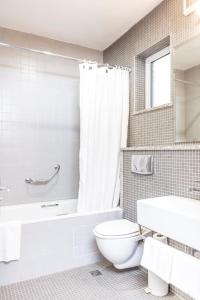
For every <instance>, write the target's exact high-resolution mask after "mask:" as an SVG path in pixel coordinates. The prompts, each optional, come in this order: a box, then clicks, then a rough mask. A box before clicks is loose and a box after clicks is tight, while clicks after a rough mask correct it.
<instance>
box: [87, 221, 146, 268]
mask: <svg viewBox="0 0 200 300" xmlns="http://www.w3.org/2000/svg"><path fill="white" fill-rule="evenodd" d="M93 233H94V235H95V237H96V242H97V246H98V248H99V251H100V252H101V254H102V255H103V256H104V257H105V258H106V259H107V260H109V261H110V262H111V263H113V265H114V266H115V268H117V269H126V268H132V267H137V266H139V265H140V261H141V258H142V253H143V242H142V240H143V239H144V238H143V236H141V235H140V231H139V225H138V224H135V223H132V222H130V221H128V220H125V219H121V220H113V221H108V222H104V223H101V224H99V225H97V226H96V227H95V228H94V231H93Z"/></svg>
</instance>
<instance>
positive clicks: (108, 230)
mask: <svg viewBox="0 0 200 300" xmlns="http://www.w3.org/2000/svg"><path fill="white" fill-rule="evenodd" d="M93 232H94V234H95V236H97V237H99V238H102V239H116V238H117V239H124V238H131V237H134V236H138V235H139V234H140V232H139V225H138V224H136V223H133V222H130V221H128V220H126V219H121V220H112V221H107V222H104V223H101V224H99V225H97V226H96V227H95V229H94V231H93Z"/></svg>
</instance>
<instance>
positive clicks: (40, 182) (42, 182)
mask: <svg viewBox="0 0 200 300" xmlns="http://www.w3.org/2000/svg"><path fill="white" fill-rule="evenodd" d="M54 169H55V173H54V174H53V175H52V176H51V177H50V178H49V179H38V180H35V179H32V178H26V179H25V182H26V183H28V184H32V185H45V184H48V183H49V182H50V181H51V180H52V179H53V178H54V177H55V176H56V175H57V174H58V172H59V171H60V165H55V167H54Z"/></svg>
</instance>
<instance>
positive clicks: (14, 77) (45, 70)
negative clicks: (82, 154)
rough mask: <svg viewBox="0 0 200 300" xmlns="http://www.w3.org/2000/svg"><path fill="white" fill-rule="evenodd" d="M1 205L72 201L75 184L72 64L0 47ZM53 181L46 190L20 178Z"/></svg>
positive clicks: (76, 143) (76, 76) (75, 73)
mask: <svg viewBox="0 0 200 300" xmlns="http://www.w3.org/2000/svg"><path fill="white" fill-rule="evenodd" d="M0 120H1V122H0V176H1V185H9V186H10V187H11V191H10V192H9V193H7V192H1V195H2V196H3V198H4V200H3V202H1V204H4V205H9V204H15V203H28V202H35V201H43V200H55V199H68V198H77V193H78V181H79V167H78V156H79V69H78V63H77V62H74V61H71V60H63V59H58V58H54V57H49V56H46V55H40V54H30V53H29V52H26V51H21V50H20V51H19V50H13V49H8V48H3V47H0ZM57 163H59V164H60V165H61V170H60V174H59V176H57V177H56V178H55V180H53V181H52V182H51V183H50V184H48V185H46V186H31V185H28V184H27V183H25V178H26V177H32V178H36V179H39V178H48V177H49V176H51V174H52V173H53V172H54V169H53V167H54V165H55V164H57Z"/></svg>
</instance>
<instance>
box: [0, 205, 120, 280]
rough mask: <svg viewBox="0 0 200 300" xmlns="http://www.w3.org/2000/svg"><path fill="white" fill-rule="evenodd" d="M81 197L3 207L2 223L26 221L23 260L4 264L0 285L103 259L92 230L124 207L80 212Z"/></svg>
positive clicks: (110, 218) (23, 233) (22, 246)
mask: <svg viewBox="0 0 200 300" xmlns="http://www.w3.org/2000/svg"><path fill="white" fill-rule="evenodd" d="M76 207H77V200H60V201H50V202H40V203H35V204H23V205H14V206H3V207H0V222H3V221H11V220H19V221H20V222H21V223H22V234H21V255H20V259H19V261H12V262H9V263H4V262H1V263H0V285H6V284H10V283H15V282H19V281H22V280H27V279H31V278H36V277H39V276H43V275H47V274H51V273H55V272H59V271H63V270H67V269H71V268H76V267H79V266H83V265H86V264H90V263H94V262H97V261H99V260H100V259H101V256H100V253H99V251H98V249H97V246H96V243H95V238H94V236H93V233H92V230H93V228H94V226H95V225H96V224H98V223H100V222H104V221H106V220H112V219H119V218H122V210H121V209H120V208H116V209H112V210H107V211H101V212H93V213H85V214H80V213H76Z"/></svg>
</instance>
